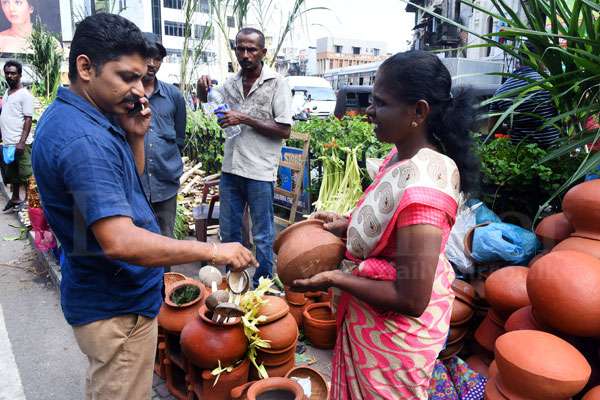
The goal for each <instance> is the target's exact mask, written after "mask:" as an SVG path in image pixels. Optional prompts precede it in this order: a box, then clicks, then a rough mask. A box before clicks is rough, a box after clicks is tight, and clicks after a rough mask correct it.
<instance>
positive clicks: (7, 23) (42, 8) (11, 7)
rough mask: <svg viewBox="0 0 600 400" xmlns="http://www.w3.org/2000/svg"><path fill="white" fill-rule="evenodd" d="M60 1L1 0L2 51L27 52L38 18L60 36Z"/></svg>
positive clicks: (0, 42)
mask: <svg viewBox="0 0 600 400" xmlns="http://www.w3.org/2000/svg"><path fill="white" fill-rule="evenodd" d="M59 3H60V0H0V5H1V6H2V12H1V13H0V53H8V54H19V53H27V52H28V49H29V36H30V35H31V31H32V29H33V25H34V23H35V22H36V21H37V20H39V21H40V22H41V23H42V25H44V26H45V27H46V29H47V30H48V31H50V32H52V33H54V34H56V35H58V36H59V37H60V34H61V26H60V4H59Z"/></svg>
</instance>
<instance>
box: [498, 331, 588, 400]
mask: <svg viewBox="0 0 600 400" xmlns="http://www.w3.org/2000/svg"><path fill="white" fill-rule="evenodd" d="M495 355H496V363H497V365H498V371H499V375H500V376H501V381H502V382H501V386H500V387H499V388H500V391H501V392H502V393H503V394H504V395H505V396H506V397H509V398H514V397H517V396H519V397H520V398H531V399H547V400H564V399H568V398H570V397H571V396H574V395H575V394H577V393H578V392H580V391H581V390H582V389H583V388H584V387H585V385H586V383H587V381H588V379H589V377H590V374H591V372H592V369H591V367H590V365H589V364H588V362H587V360H586V359H585V357H584V356H583V355H582V354H581V353H580V352H579V351H578V350H577V349H576V348H575V347H573V346H572V345H571V344H569V343H567V342H566V341H564V340H562V339H561V338H559V337H557V336H554V335H551V334H549V333H546V332H541V331H530V330H522V331H513V332H508V333H506V334H504V335H502V336H501V337H499V338H498V339H497V340H496V351H495Z"/></svg>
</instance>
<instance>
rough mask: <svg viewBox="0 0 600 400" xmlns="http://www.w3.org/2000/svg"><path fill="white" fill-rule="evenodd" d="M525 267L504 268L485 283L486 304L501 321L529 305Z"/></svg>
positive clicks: (495, 272)
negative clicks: (488, 304)
mask: <svg viewBox="0 0 600 400" xmlns="http://www.w3.org/2000/svg"><path fill="white" fill-rule="evenodd" d="M528 273H529V268H526V267H504V268H500V269H499V270H497V271H494V272H493V273H492V274H491V275H490V276H489V277H488V278H487V279H486V281H485V293H486V298H487V301H488V303H490V306H491V307H492V308H493V309H494V311H495V312H496V314H497V315H498V316H500V317H501V318H502V319H506V318H508V317H509V316H510V315H511V314H512V313H513V312H515V311H516V310H518V309H519V308H521V307H525V306H527V305H529V297H528V296H527V274H528Z"/></svg>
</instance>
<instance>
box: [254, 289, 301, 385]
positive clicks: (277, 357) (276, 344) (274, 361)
mask: <svg viewBox="0 0 600 400" xmlns="http://www.w3.org/2000/svg"><path fill="white" fill-rule="evenodd" d="M263 299H264V300H265V303H264V304H263V305H262V307H261V309H260V315H261V316H263V317H264V318H265V320H264V321H263V322H261V323H260V324H259V325H258V329H259V332H260V333H259V334H260V338H261V339H262V340H265V341H268V342H269V345H270V347H269V348H260V349H258V350H257V357H256V359H257V362H258V363H259V364H261V363H262V364H263V365H264V366H265V369H266V370H267V373H268V374H269V376H270V377H283V376H285V374H286V373H288V371H289V370H291V369H292V368H293V367H294V365H295V361H296V359H295V357H296V344H297V343H298V325H297V323H296V320H295V319H294V317H293V316H292V314H290V307H289V306H288V305H287V303H286V302H285V300H284V299H282V298H281V297H276V296H265V297H264V298H263ZM251 377H252V378H257V377H258V373H257V372H256V371H254V370H253V371H251Z"/></svg>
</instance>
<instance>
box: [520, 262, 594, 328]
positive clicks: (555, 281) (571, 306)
mask: <svg viewBox="0 0 600 400" xmlns="http://www.w3.org/2000/svg"><path fill="white" fill-rule="evenodd" d="M598 287H600V260H599V259H597V258H595V257H592V256H590V255H588V254H584V253H579V252H576V251H555V252H551V253H550V254H548V255H546V256H545V257H542V258H540V259H539V260H538V261H537V262H536V263H535V264H534V265H533V266H532V267H531V271H530V272H529V276H528V277H527V291H528V293H529V297H530V299H531V305H532V306H533V310H534V315H535V318H536V320H537V321H539V322H540V323H541V324H542V325H546V326H549V327H550V328H554V329H557V330H559V331H561V332H563V333H567V334H570V335H574V336H599V335H600V318H599V317H598V316H599V315H600V296H597V290H598Z"/></svg>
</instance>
